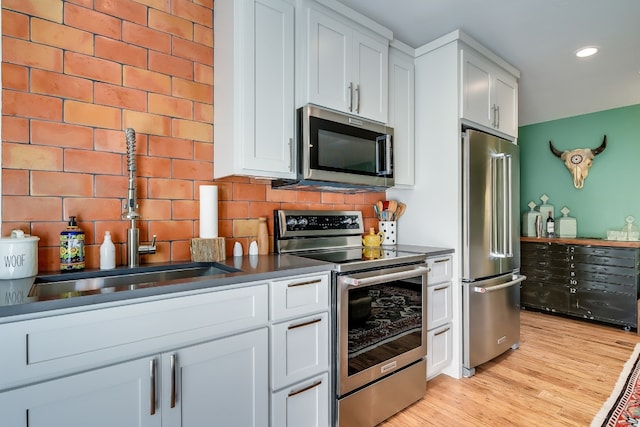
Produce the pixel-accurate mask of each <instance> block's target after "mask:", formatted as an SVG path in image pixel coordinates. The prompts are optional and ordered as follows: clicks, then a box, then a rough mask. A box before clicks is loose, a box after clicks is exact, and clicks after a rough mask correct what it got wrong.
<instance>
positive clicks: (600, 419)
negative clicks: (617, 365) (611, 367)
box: [591, 344, 640, 427]
mask: <svg viewBox="0 0 640 427" xmlns="http://www.w3.org/2000/svg"><path fill="white" fill-rule="evenodd" d="M638 356H640V344H636V348H635V349H634V350H633V353H632V354H631V357H630V358H629V360H627V363H625V365H624V368H623V369H622V373H621V374H620V377H619V378H618V382H617V383H616V386H615V388H614V389H613V392H612V393H611V396H610V397H609V399H608V400H607V401H606V402H605V403H604V405H602V409H600V412H598V413H597V414H596V416H595V418H594V419H593V421H592V422H591V427H613V426H638V425H640V360H639V359H638Z"/></svg>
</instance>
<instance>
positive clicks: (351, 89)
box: [347, 82, 353, 111]
mask: <svg viewBox="0 0 640 427" xmlns="http://www.w3.org/2000/svg"><path fill="white" fill-rule="evenodd" d="M347 89H349V111H353V82H350V83H349V87H348V88H347Z"/></svg>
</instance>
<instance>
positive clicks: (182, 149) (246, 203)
mask: <svg viewBox="0 0 640 427" xmlns="http://www.w3.org/2000/svg"><path fill="white" fill-rule="evenodd" d="M212 26H213V0H193V1H192V0H67V1H62V0H47V1H46V2H45V1H42V0H2V56H3V57H2V91H3V92H2V97H3V100H2V197H3V200H2V235H3V236H6V235H8V234H9V232H10V230H11V229H13V228H21V229H23V230H24V231H25V232H28V233H30V234H32V235H35V236H39V237H40V242H39V268H40V271H50V270H56V269H58V267H59V261H58V239H59V233H60V231H61V230H63V229H64V227H65V224H66V219H67V218H68V217H69V216H70V215H76V216H77V217H78V219H79V225H80V227H81V228H82V229H83V230H84V232H85V233H86V241H87V248H86V251H87V257H86V258H87V267H91V268H95V267H97V266H98V265H99V256H98V254H99V245H100V243H101V242H102V236H103V235H104V232H105V231H106V230H110V231H111V233H112V235H113V238H114V242H115V243H116V245H117V247H118V250H117V255H116V258H117V259H116V262H117V263H118V264H121V262H122V260H124V259H126V255H125V247H124V244H123V243H122V242H124V241H125V240H126V229H127V228H128V227H129V222H127V221H123V220H122V219H121V214H122V211H123V204H124V199H125V198H126V194H127V181H128V172H127V168H126V161H127V156H126V144H125V134H124V129H125V128H127V127H132V128H134V129H135V130H136V134H137V138H136V140H137V146H136V164H137V169H138V170H137V175H138V179H137V186H138V197H139V204H140V207H139V212H140V214H141V215H142V220H141V221H139V223H138V226H139V228H140V229H141V234H140V235H141V240H143V241H147V240H149V239H150V236H151V235H153V234H155V235H157V238H158V252H157V253H156V254H155V255H149V256H145V257H144V258H143V262H160V261H169V260H173V261H182V260H189V259H190V254H189V245H190V239H191V238H192V237H197V236H198V227H199V224H198V214H199V209H198V186H199V185H201V184H211V183H212V176H213V162H212V159H213V127H212V123H213V108H214V106H213V72H214V64H213V39H214V32H213V28H212ZM214 183H215V184H217V185H218V186H219V187H220V188H219V219H220V222H219V234H220V236H222V237H225V238H226V245H227V254H230V250H231V248H232V246H233V243H234V242H235V241H241V242H242V243H243V245H244V247H245V248H247V247H248V243H249V241H250V240H251V237H250V236H247V235H246V230H245V232H242V231H239V230H242V229H243V227H237V226H236V227H234V220H246V219H250V218H256V217H259V216H267V217H268V218H269V230H270V234H271V235H273V231H272V230H273V219H272V218H271V217H272V215H273V214H272V212H273V209H279V208H285V209H298V208H299V209H358V210H363V212H364V214H365V216H366V225H367V227H369V226H373V225H374V224H375V221H374V219H373V211H372V208H371V206H372V204H373V203H374V202H375V200H378V199H380V198H382V197H384V194H381V193H376V194H367V195H362V194H360V195H341V194H333V193H313V192H302V191H301V192H295V191H284V190H282V191H275V190H271V188H270V185H269V181H267V180H254V179H249V178H244V177H233V178H227V179H223V180H217V181H215V182H214ZM234 234H235V235H234Z"/></svg>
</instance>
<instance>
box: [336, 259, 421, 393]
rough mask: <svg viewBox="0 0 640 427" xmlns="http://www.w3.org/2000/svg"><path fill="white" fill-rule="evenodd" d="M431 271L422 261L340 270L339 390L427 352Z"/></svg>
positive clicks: (345, 390)
mask: <svg viewBox="0 0 640 427" xmlns="http://www.w3.org/2000/svg"><path fill="white" fill-rule="evenodd" d="M427 271H428V269H427V267H426V266H424V264H418V265H408V266H402V267H395V268H385V269H380V270H373V271H367V272H360V273H354V274H348V275H339V276H338V278H337V283H338V286H337V289H336V291H337V298H336V311H337V349H338V359H339V361H338V363H337V370H338V372H337V382H338V395H339V396H342V395H344V394H346V393H349V392H350V391H353V390H355V389H357V388H359V387H362V386H364V385H366V384H368V383H371V382H373V381H375V380H377V379H379V378H382V377H384V376H386V375H389V374H391V373H392V372H394V371H396V370H398V369H400V368H402V367H404V366H407V365H409V364H411V363H413V362H415V361H417V360H420V359H422V358H424V357H425V356H426V355H427V328H426V319H427V316H426V310H427ZM425 377H426V373H425Z"/></svg>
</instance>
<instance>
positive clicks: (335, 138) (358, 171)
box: [273, 104, 394, 192]
mask: <svg viewBox="0 0 640 427" xmlns="http://www.w3.org/2000/svg"><path fill="white" fill-rule="evenodd" d="M297 116H298V117H297V159H296V160H297V179H295V180H277V181H274V182H273V186H274V187H285V188H286V187H289V188H298V189H316V190H323V191H343V192H363V191H384V189H386V188H388V187H392V186H393V185H394V179H393V129H392V128H390V127H388V126H385V125H384V124H382V123H377V122H372V121H369V120H365V119H362V118H360V117H357V116H352V115H349V114H345V113H340V112H336V111H332V110H328V109H326V108H322V107H318V106H316V105H311V104H309V105H306V106H304V107H302V108H299V109H298V111H297Z"/></svg>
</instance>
